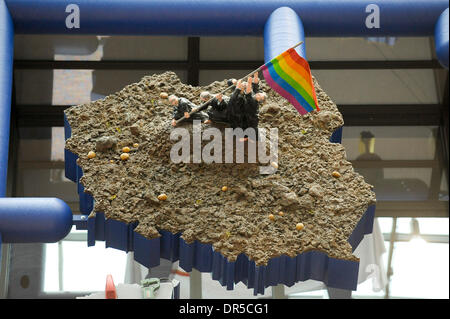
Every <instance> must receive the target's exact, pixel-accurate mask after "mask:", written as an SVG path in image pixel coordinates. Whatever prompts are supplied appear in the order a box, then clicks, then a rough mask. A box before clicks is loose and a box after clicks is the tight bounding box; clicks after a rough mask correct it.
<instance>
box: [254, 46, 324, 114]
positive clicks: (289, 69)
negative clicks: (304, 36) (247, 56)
mask: <svg viewBox="0 0 450 319" xmlns="http://www.w3.org/2000/svg"><path fill="white" fill-rule="evenodd" d="M261 69H262V72H263V74H264V78H265V79H266V82H267V83H268V84H269V85H270V86H271V87H272V89H274V90H275V91H276V92H278V94H280V95H281V96H283V97H284V98H285V99H287V100H288V101H289V102H290V103H291V104H292V105H293V106H294V107H295V108H296V109H297V111H298V112H299V113H300V114H302V115H304V114H306V113H308V112H311V111H313V110H317V111H318V110H319V104H318V103H317V97H316V91H315V89H314V84H313V80H312V76H311V70H310V68H309V64H308V62H307V61H306V60H305V59H303V58H302V57H301V56H300V55H298V53H297V52H296V51H295V49H293V48H291V49H289V50H286V51H284V52H283V53H281V54H280V55H279V56H277V57H276V58H274V59H272V60H271V61H269V62H267V63H266V64H264V66H262V68H261Z"/></svg>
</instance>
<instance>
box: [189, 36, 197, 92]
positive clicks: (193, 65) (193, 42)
mask: <svg viewBox="0 0 450 319" xmlns="http://www.w3.org/2000/svg"><path fill="white" fill-rule="evenodd" d="M199 61H200V38H198V37H195V38H194V37H191V38H189V39H188V64H187V72H188V74H187V83H188V84H189V85H192V86H198V81H199V77H200V74H199V67H198V62H199Z"/></svg>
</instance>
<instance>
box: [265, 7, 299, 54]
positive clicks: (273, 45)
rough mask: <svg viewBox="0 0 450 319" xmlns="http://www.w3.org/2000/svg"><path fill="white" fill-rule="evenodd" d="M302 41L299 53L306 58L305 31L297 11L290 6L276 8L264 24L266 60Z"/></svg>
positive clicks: (297, 49)
mask: <svg viewBox="0 0 450 319" xmlns="http://www.w3.org/2000/svg"><path fill="white" fill-rule="evenodd" d="M300 41H303V44H302V45H300V46H298V47H297V48H296V51H297V53H298V54H299V55H300V56H301V57H302V58H304V59H306V49H305V31H304V29H303V23H302V21H301V20H300V18H299V17H298V15H297V13H295V11H294V10H292V9H291V8H289V7H281V8H278V9H276V10H275V11H274V12H272V14H271V15H270V16H269V19H267V22H266V24H265V26H264V61H265V62H268V61H270V60H272V59H273V58H275V57H276V56H277V55H279V54H281V53H283V52H284V51H286V50H287V49H289V48H291V47H293V46H294V45H296V44H297V43H299V42H300Z"/></svg>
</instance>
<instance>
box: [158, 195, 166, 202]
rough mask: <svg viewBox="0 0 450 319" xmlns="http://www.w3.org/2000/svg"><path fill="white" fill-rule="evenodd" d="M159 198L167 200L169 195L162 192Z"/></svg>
mask: <svg viewBox="0 0 450 319" xmlns="http://www.w3.org/2000/svg"><path fill="white" fill-rule="evenodd" d="M158 199H159V200H161V201H162V200H166V199H167V195H166V194H161V195H158Z"/></svg>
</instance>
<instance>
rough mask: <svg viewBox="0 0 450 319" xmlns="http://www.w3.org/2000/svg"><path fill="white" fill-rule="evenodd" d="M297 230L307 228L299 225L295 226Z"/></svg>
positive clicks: (301, 224)
mask: <svg viewBox="0 0 450 319" xmlns="http://www.w3.org/2000/svg"><path fill="white" fill-rule="evenodd" d="M295 228H297V230H302V229H303V228H305V225H303V223H298V224H297V225H295Z"/></svg>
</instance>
